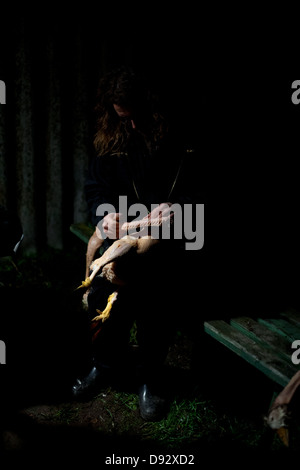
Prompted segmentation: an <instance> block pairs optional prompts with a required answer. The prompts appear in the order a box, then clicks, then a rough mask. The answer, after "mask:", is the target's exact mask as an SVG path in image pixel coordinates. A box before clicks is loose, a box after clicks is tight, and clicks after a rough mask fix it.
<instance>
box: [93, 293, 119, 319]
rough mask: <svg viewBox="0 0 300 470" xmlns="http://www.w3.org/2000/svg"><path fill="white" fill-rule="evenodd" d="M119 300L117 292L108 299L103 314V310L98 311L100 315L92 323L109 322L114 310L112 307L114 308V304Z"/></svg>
mask: <svg viewBox="0 0 300 470" xmlns="http://www.w3.org/2000/svg"><path fill="white" fill-rule="evenodd" d="M116 300H117V292H113V293H112V294H111V295H110V296H109V297H108V300H107V305H106V307H105V309H104V310H103V312H101V310H98V309H97V310H96V311H97V312H98V313H99V314H100V315H97V316H96V317H94V318H93V319H92V321H100V320H102V322H104V321H105V320H107V319H108V318H109V316H110V311H111V309H112V306H113V303H114V302H115V301H116Z"/></svg>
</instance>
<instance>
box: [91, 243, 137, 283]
mask: <svg viewBox="0 0 300 470" xmlns="http://www.w3.org/2000/svg"><path fill="white" fill-rule="evenodd" d="M136 245H137V239H135V238H132V237H129V236H126V237H123V238H121V239H120V240H116V241H115V242H114V243H113V244H112V245H111V246H110V247H109V248H108V249H107V250H106V251H105V252H104V253H103V255H102V256H101V257H100V258H97V259H96V260H95V261H94V262H93V263H92V265H91V270H92V271H93V272H92V274H91V275H90V280H91V281H92V279H93V278H94V277H95V276H96V274H97V273H98V272H99V271H100V270H101V269H102V268H103V266H105V265H106V264H108V263H111V262H112V261H115V260H116V259H118V258H120V257H121V256H124V255H125V254H126V253H128V252H129V251H130V250H132V249H133V248H135V247H136Z"/></svg>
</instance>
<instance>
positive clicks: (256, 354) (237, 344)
mask: <svg viewBox="0 0 300 470" xmlns="http://www.w3.org/2000/svg"><path fill="white" fill-rule="evenodd" d="M204 330H205V331H206V333H208V334H209V335H211V336H212V337H213V338H214V339H216V340H217V341H219V342H221V343H222V344H224V345H225V346H227V347H228V348H229V349H230V350H232V351H233V352H235V353H236V354H237V355H239V356H240V357H242V358H243V359H245V360H246V361H247V362H249V363H250V364H251V365H253V366H255V367H256V368H257V369H258V370H260V371H261V372H263V373H264V374H265V375H266V376H267V377H269V378H270V379H272V380H273V381H274V382H276V383H277V384H279V385H281V386H283V387H285V386H286V385H287V384H288V382H289V381H290V379H291V378H292V376H293V375H294V374H295V372H296V371H297V368H296V367H294V366H293V365H292V363H291V364H289V363H288V362H287V361H285V360H284V359H282V357H280V356H279V355H277V354H275V353H274V351H270V350H269V349H267V348H265V347H263V346H262V345H261V344H259V343H257V342H256V341H254V340H253V339H251V338H249V337H247V336H245V335H244V334H243V333H241V332H240V331H239V330H237V329H236V328H234V327H233V326H231V325H229V324H228V323H226V322H225V321H223V320H213V321H209V322H205V323H204Z"/></svg>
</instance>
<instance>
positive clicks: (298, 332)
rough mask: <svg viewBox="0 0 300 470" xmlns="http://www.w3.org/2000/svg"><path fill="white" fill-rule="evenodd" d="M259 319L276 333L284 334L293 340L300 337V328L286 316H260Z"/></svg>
mask: <svg viewBox="0 0 300 470" xmlns="http://www.w3.org/2000/svg"><path fill="white" fill-rule="evenodd" d="M257 321H258V322H259V323H261V324H262V325H265V326H266V327H267V328H269V329H270V330H272V331H274V332H275V333H278V334H280V335H282V336H284V337H285V338H287V339H288V340H289V341H291V342H293V341H294V340H295V339H300V328H298V327H297V326H295V325H293V324H291V323H290V322H288V321H287V320H285V319H284V318H258V320H257Z"/></svg>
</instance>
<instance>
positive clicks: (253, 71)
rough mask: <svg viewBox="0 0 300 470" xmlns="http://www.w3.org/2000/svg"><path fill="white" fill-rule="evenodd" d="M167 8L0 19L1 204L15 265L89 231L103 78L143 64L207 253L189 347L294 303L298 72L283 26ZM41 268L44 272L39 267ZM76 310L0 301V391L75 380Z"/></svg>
mask: <svg viewBox="0 0 300 470" xmlns="http://www.w3.org/2000/svg"><path fill="white" fill-rule="evenodd" d="M161 4H162V2H160V3H159V4H158V5H156V4H155V3H153V2H151V3H150V4H147V2H140V4H139V6H136V5H132V4H130V6H129V5H127V4H124V5H122V7H120V5H117V4H116V5H113V6H111V7H107V6H106V5H104V3H103V2H98V3H97V6H95V4H94V5H93V6H90V7H89V6H88V5H79V7H78V10H75V8H76V7H75V6H72V7H69V9H68V10H67V11H64V12H62V11H60V10H59V9H57V8H55V6H53V5H52V6H50V7H49V6H48V5H47V4H43V5H42V6H40V7H36V8H34V9H33V10H31V11H29V10H25V11H21V10H19V9H18V8H16V9H15V11H10V12H8V13H6V12H4V11H3V10H2V11H1V29H0V79H1V80H4V81H5V83H6V88H7V104H6V105H5V106H4V105H3V106H2V105H1V106H0V204H3V205H4V206H6V207H7V208H9V209H10V210H11V211H12V212H13V213H16V214H17V215H18V217H19V218H20V220H21V223H22V225H23V228H24V235H25V237H24V241H23V242H22V245H21V251H20V254H19V256H20V257H21V256H22V255H26V254H32V253H33V254H38V256H41V254H42V253H43V251H44V250H45V249H47V248H48V247H50V248H53V249H55V250H59V251H62V252H63V253H69V252H70V249H71V248H72V247H73V246H74V243H75V241H74V236H73V235H71V234H70V230H69V227H70V224H71V223H73V222H81V221H87V210H86V205H85V200H84V192H83V187H84V182H85V176H86V171H87V167H88V162H89V160H90V158H91V157H92V155H93V148H92V140H93V134H94V112H93V107H94V103H95V95H96V89H97V83H98V80H99V78H100V77H101V75H102V74H103V73H105V71H106V70H107V69H108V68H109V67H110V66H112V65H118V64H121V63H128V64H131V65H134V66H136V67H139V68H141V69H142V71H143V72H144V73H146V74H147V75H148V76H149V78H151V80H152V81H153V83H154V84H155V86H156V87H157V89H158V90H159V91H160V92H161V94H162V96H163V99H164V100H165V104H166V105H167V106H168V107H169V109H170V110H171V111H170V112H171V113H172V115H173V117H174V119H176V120H178V122H179V124H180V125H181V126H182V128H183V129H184V131H185V132H187V133H188V135H189V137H190V139H191V141H192V142H193V144H195V146H196V147H197V148H198V150H199V161H198V162H197V164H196V163H195V175H196V176H197V177H199V186H201V193H202V194H203V201H201V202H203V203H205V243H204V248H203V249H202V250H200V252H197V253H196V252H190V253H189V264H188V265H186V266H181V267H180V270H179V273H180V275H182V277H183V279H184V281H185V282H186V280H190V279H191V278H192V281H191V290H190V291H189V302H190V303H189V305H193V309H191V311H190V315H191V317H193V318H194V320H195V321H194V322H193V323H191V324H190V330H192V332H193V334H194V338H195V337H196V338H198V337H197V333H198V331H200V329H201V326H203V318H204V319H206V318H208V317H214V318H224V317H226V316H234V315H235V314H236V313H238V314H243V315H245V314H248V313H251V314H253V315H254V316H255V315H259V314H261V313H263V314H264V315H267V314H268V313H271V314H274V313H276V312H279V311H281V310H283V309H285V308H289V307H293V308H297V309H298V308H299V303H300V302H299V280H300V279H299V261H300V256H299V255H300V250H299V228H298V225H299V224H298V218H299V201H298V198H299V194H298V193H299V189H298V188H299V181H298V180H299V177H298V174H299V172H298V162H297V160H298V141H299V137H298V133H299V126H298V123H299V117H300V114H299V113H300V105H299V106H295V105H293V104H292V101H291V94H292V90H291V84H292V82H293V81H294V80H296V79H297V78H299V76H297V74H296V73H297V72H295V70H294V65H293V64H294V57H295V56H293V54H292V53H291V51H289V48H286V47H284V44H282V35H281V34H278V33H280V31H281V29H280V28H278V23H275V24H274V28H273V29H274V31H273V30H272V26H271V23H272V22H271V20H270V18H269V17H263V16H261V13H262V12H261V11H260V12H258V14H257V15H253V16H251V14H250V12H249V11H245V12H244V11H243V12H242V11H230V9H229V7H228V6H226V7H224V11H222V10H221V9H220V7H218V8H217V7H213V8H212V11H206V10H205V8H204V7H203V6H200V7H199V6H198V5H197V8H196V7H195V6H191V5H190V4H189V3H185V4H184V5H181V4H180V5H178V6H177V7H175V6H174V5H173V4H172V8H171V7H170V8H167V7H165V8H164V9H163V8H162V5H161ZM279 24H280V23H279ZM288 51H289V52H290V53H288ZM78 256H82V254H81V252H79V251H78ZM81 259H83V258H81ZM38 260H39V258H37V261H35V267H36V269H37V270H38V269H40V268H41V265H43V266H44V265H45V264H47V263H45V262H44V263H42V262H41V265H39V262H38ZM80 263H81V261H80V260H79V264H80ZM48 264H49V266H50V265H51V269H52V272H51V276H52V278H53V279H54V278H55V277H56V270H55V267H53V262H52V263H48ZM74 265H76V262H75V263H74ZM23 266H24V265H23ZM187 266H188V269H187ZM67 269H68V268H66V265H64V260H63V258H61V262H59V264H58V265H57V270H60V273H59V275H58V274H57V278H59V279H61V278H62V277H63V276H62V274H63V275H64V276H65V279H66V278H67V276H70V283H71V284H72V282H73V279H74V276H77V271H76V269H77V266H74V270H73V271H72V272H68V271H67ZM191 270H192V271H191ZM191 273H192V276H191ZM71 276H73V277H71ZM80 276H81V273H80V272H79V269H78V277H79V278H80V279H79V280H80V281H81V277H80ZM68 287H69V288H70V285H68ZM72 287H73V285H72ZM3 296H4V297H3ZM24 299H25V300H24ZM69 299H70V297H69V295H67V296H66V297H65V298H64V302H63V303H61V297H60V294H59V295H58V293H57V292H53V290H51V289H49V288H48V287H47V286H44V288H42V289H36V286H35V285H33V286H32V287H31V288H30V289H25V291H24V292H21V293H20V292H19V291H15V290H11V289H6V290H5V291H4V289H3V290H2V299H1V300H2V301H1V304H0V312H1V319H2V323H1V326H3V324H5V328H6V330H5V335H7V336H8V337H10V339H11V343H10V342H9V341H8V342H7V352H8V354H10V357H8V364H7V366H5V369H4V366H3V369H2V370H1V374H2V372H3V376H2V377H3V379H4V380H2V383H5V384H6V385H7V388H6V389H4V390H3V389H2V390H1V391H3V392H4V393H6V394H7V395H6V398H7V396H8V397H9V398H11V399H12V400H15V401H16V403H17V405H18V404H19V401H18V398H21V403H23V400H22V396H23V397H24V393H25V397H26V396H27V394H28V395H29V396H31V394H32V389H33V388H35V389H36V391H35V394H34V398H35V397H36V396H37V395H39V394H40V393H41V395H40V396H42V391H43V392H44V386H45V388H46V389H47V392H49V393H50V392H51V391H52V388H51V387H53V388H54V389H55V390H57V388H58V385H57V382H55V380H57V374H58V376H59V377H60V378H61V379H62V383H64V378H65V375H66V374H67V375H68V374H70V373H71V372H73V371H71V372H70V367H72V366H73V367H75V365H76V364H75V362H76V358H77V356H78V355H79V351H80V350H79V351H77V356H76V355H75V356H74V351H75V348H76V347H78V344H79V342H80V331H78V330H76V328H78V324H79V326H80V322H78V324H76V321H77V320H78V318H77V317H75V315H76V312H75V309H74V310H73V305H72V303H70V302H69ZM25 306H26V307H28V306H30V308H32V310H31V311H30V310H29V311H30V313H29V314H27V316H26V312H25V310H24V308H25ZM27 312H28V310H27ZM3 318H4V322H3ZM6 318H7V319H8V321H7V322H5V320H6ZM69 321H70V323H68V322H69ZM70 325H71V326H70ZM195 327H196V328H195ZM197 328H198V329H199V330H197ZM75 330H76V331H75ZM193 330H194V331H193ZM23 331H24V333H23ZM70 332H71V333H70ZM72 334H74V336H72ZM5 335H4V334H3V333H1V331H0V339H5V340H6V336H5ZM11 335H12V336H13V337H12V338H11ZM76 335H78V336H76ZM66 338H68V340H67V341H66ZM78 339H79V341H78V342H76V341H77V340H78ZM28 342H29V344H28ZM54 346H57V347H56V348H55V347H54ZM83 347H84V345H82V344H81V348H83ZM68 348H69V349H68ZM72 348H73V349H72ZM45 349H47V352H46V354H45V355H43V353H45ZM62 352H63V354H61V353H62ZM210 354H211V352H210ZM9 364H10V365H9ZM12 364H13V365H12ZM70 364H71V366H70ZM210 365H211V367H212V370H213V369H214V366H215V364H209V366H210ZM218 365H219V363H218ZM28 368H29V371H28V370H27V369H28ZM28 374H29V375H28ZM52 378H53V380H52ZM49 382H50V385H49ZM45 384H46V385H45ZM26 386H27V391H26V390H25V389H26ZM20 390H21V392H20V393H19V391H20ZM2 403H3V406H4V407H5V406H6V402H5V401H4V400H2ZM14 403H15V402H14Z"/></svg>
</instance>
